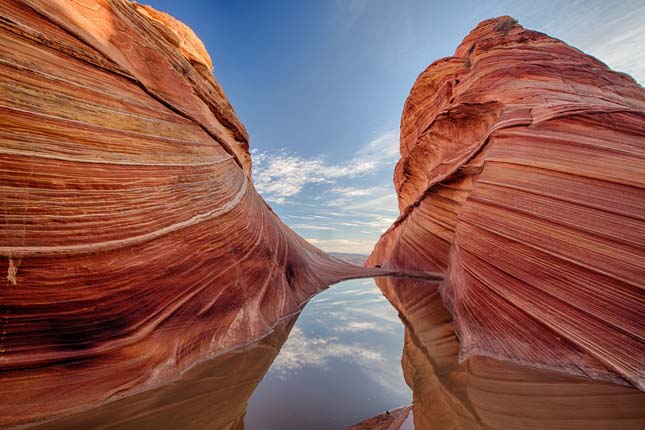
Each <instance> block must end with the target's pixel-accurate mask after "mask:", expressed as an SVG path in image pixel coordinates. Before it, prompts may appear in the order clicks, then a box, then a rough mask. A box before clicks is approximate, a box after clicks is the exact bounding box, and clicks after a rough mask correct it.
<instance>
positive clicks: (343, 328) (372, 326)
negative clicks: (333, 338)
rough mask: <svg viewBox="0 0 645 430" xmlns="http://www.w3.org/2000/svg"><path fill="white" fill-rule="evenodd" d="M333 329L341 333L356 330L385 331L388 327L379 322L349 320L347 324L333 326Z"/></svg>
mask: <svg viewBox="0 0 645 430" xmlns="http://www.w3.org/2000/svg"><path fill="white" fill-rule="evenodd" d="M334 331H336V332H341V333H344V332H356V331H375V332H382V333H387V332H389V331H390V329H389V328H388V327H385V326H383V325H381V324H377V323H375V322H368V321H349V322H348V323H347V324H343V325H339V326H338V327H334Z"/></svg>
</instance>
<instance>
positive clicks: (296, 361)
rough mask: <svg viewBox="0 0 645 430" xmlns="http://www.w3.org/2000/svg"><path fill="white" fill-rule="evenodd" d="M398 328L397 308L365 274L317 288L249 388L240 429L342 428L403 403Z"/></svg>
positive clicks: (407, 400) (407, 397) (404, 390)
mask: <svg viewBox="0 0 645 430" xmlns="http://www.w3.org/2000/svg"><path fill="white" fill-rule="evenodd" d="M403 332H404V329H403V325H402V323H401V321H400V319H399V317H398V314H397V312H396V310H395V309H394V308H393V307H392V306H391V305H390V303H389V302H388V301H387V299H385V297H383V295H382V293H381V291H380V290H379V289H378V287H377V286H376V284H375V283H374V281H373V280H371V279H359V280H353V281H346V282H342V283H340V284H337V285H333V286H332V287H331V288H330V289H328V290H326V291H324V292H322V293H320V294H318V295H317V296H316V297H314V298H313V299H312V300H311V301H310V302H309V303H308V304H307V306H306V307H305V308H304V310H303V311H302V314H301V315H300V317H299V318H298V320H297V322H296V324H295V326H294V328H293V329H292V331H291V334H290V335H289V338H288V339H287V341H286V343H285V344H284V346H283V347H282V349H281V350H280V353H279V354H278V356H277V358H276V359H275V361H274V362H273V365H272V366H271V369H270V370H269V372H268V373H267V375H266V376H265V377H264V379H263V380H262V382H261V383H260V385H259V386H258V388H257V389H256V390H255V392H254V393H253V396H252V397H251V400H250V402H249V405H248V410H247V415H246V420H245V424H246V429H247V430H274V429H275V430H278V429H284V430H289V429H299V430H301V429H307V430H317V429H320V430H328V429H343V428H345V427H348V426H350V425H352V424H355V423H357V422H359V421H362V420H363V419H366V418H369V417H371V416H374V415H377V414H378V413H380V412H382V411H384V410H386V409H392V408H394V407H397V406H401V405H405V404H409V403H410V402H411V397H412V395H411V392H410V389H409V388H408V387H407V385H406V384H405V381H404V379H403V373H402V370H401V351H402V348H403Z"/></svg>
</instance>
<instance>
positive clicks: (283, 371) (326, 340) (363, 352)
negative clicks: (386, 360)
mask: <svg viewBox="0 0 645 430" xmlns="http://www.w3.org/2000/svg"><path fill="white" fill-rule="evenodd" d="M338 341H339V339H338V338H337V337H333V336H332V337H307V336H306V335H305V333H304V332H303V331H302V329H301V328H299V327H294V329H293V331H292V332H291V334H290V335H289V339H288V340H287V342H286V343H285V344H284V346H283V347H282V350H281V351H280V354H279V355H278V357H277V358H276V360H275V361H274V362H273V366H272V367H271V371H272V372H275V376H277V377H279V378H281V379H287V376H289V375H290V374H292V373H294V372H298V371H300V370H302V369H304V368H305V367H308V366H313V367H322V368H326V367H327V365H328V363H329V361H330V360H332V359H335V358H340V359H345V360H349V361H353V362H355V363H356V364H358V365H360V366H361V367H370V366H374V365H378V364H379V363H380V362H381V361H383V356H382V354H381V353H380V352H377V351H373V350H369V349H367V348H366V347H365V345H361V344H358V343H351V344H342V343H338Z"/></svg>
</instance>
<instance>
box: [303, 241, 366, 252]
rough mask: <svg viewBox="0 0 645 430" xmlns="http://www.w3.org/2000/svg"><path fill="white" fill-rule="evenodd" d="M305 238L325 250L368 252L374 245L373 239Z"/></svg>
mask: <svg viewBox="0 0 645 430" xmlns="http://www.w3.org/2000/svg"><path fill="white" fill-rule="evenodd" d="M306 240H307V241H308V242H309V243H311V244H312V245H315V246H317V247H319V248H321V249H322V250H323V251H327V252H348V253H356V254H369V253H370V252H372V248H373V247H374V241H373V240H360V239H316V238H306Z"/></svg>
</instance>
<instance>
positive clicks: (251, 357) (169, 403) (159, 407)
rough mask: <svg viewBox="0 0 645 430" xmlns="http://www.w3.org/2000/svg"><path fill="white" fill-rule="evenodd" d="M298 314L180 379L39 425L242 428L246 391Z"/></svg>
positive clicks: (55, 429)
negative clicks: (268, 332) (255, 339)
mask: <svg viewBox="0 0 645 430" xmlns="http://www.w3.org/2000/svg"><path fill="white" fill-rule="evenodd" d="M297 318H298V315H294V316H291V317H288V318H286V319H284V320H282V321H281V322H279V323H278V325H277V326H276V327H275V330H274V332H272V333H271V334H270V335H268V336H266V337H264V338H262V339H260V340H258V341H256V342H253V343H252V344H250V345H247V346H244V347H241V348H239V349H236V350H234V351H231V352H228V353H225V354H223V355H221V356H219V357H217V358H215V359H213V360H209V361H207V362H204V363H201V364H198V365H197V366H195V367H193V368H192V369H191V370H189V371H188V372H186V373H185V374H184V376H183V377H182V379H181V380H179V381H177V382H175V383H173V384H169V385H165V386H163V387H161V388H157V389H154V390H151V391H147V392H144V393H141V394H137V395H134V396H132V397H128V398H126V399H121V400H117V401H114V402H111V403H108V404H106V405H105V406H103V407H100V408H97V409H93V410H90V411H87V412H83V413H80V414H76V415H71V416H69V417H65V418H61V419H58V420H56V421H53V422H48V423H46V424H43V425H41V426H37V427H36V428H42V429H43V430H69V429H83V430H94V429H106V430H107V429H109V430H179V429H181V430H201V429H204V430H206V429H208V430H242V429H243V428H244V414H245V413H246V405H247V401H248V399H249V397H250V396H251V394H252V393H253V390H255V387H256V386H257V385H258V384H259V383H260V381H261V380H262V378H263V377H264V375H265V374H266V372H267V371H268V370H269V367H270V366H271V363H272V362H273V359H274V358H275V357H276V355H277V354H278V352H279V351H280V348H281V346H282V344H283V343H284V341H285V340H286V339H287V336H288V335H289V332H290V331H291V328H292V327H293V325H294V323H295V321H296V320H297Z"/></svg>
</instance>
